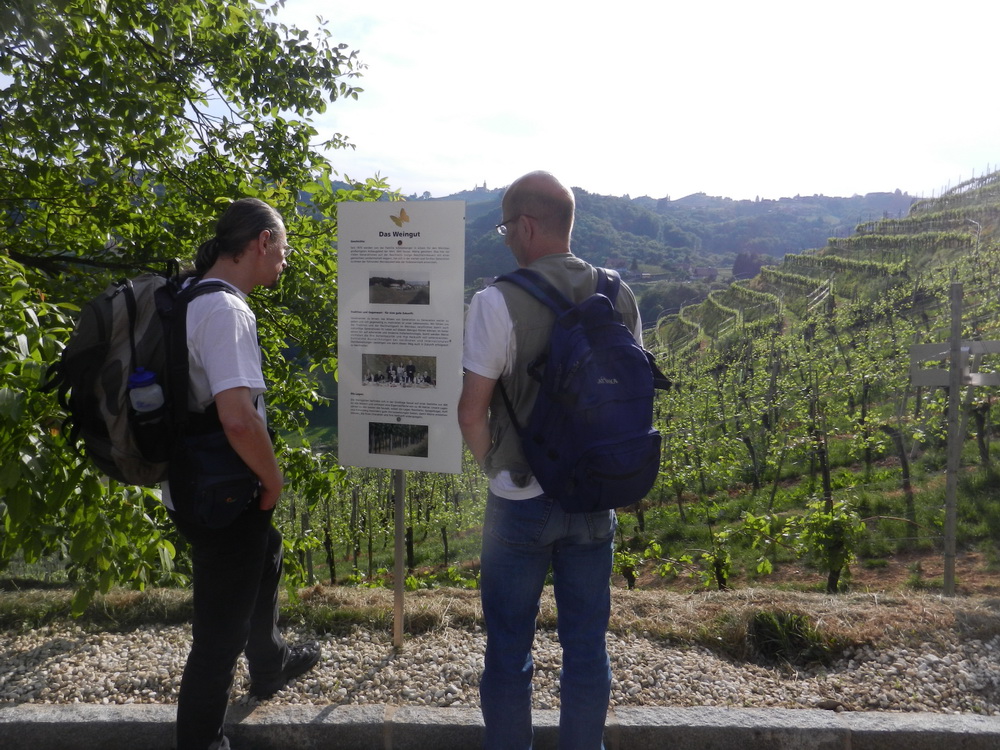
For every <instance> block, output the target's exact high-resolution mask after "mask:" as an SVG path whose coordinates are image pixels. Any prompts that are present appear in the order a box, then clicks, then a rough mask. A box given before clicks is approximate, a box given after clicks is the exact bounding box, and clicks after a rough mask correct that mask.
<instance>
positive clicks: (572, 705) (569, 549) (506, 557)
mask: <svg viewBox="0 0 1000 750" xmlns="http://www.w3.org/2000/svg"><path fill="white" fill-rule="evenodd" d="M616 524H617V521H616V518H615V513H614V511H611V510H609V511H602V512H599V513H566V512H564V511H563V510H562V508H561V507H560V506H559V504H558V503H557V502H555V501H554V500H550V499H549V498H548V497H546V496H545V495H542V496H540V497H536V498H533V499H531V500H505V499H504V498H499V497H496V496H494V495H493V493H490V495H489V497H488V499H487V502H486V522H485V524H484V527H483V553H482V562H481V588H482V602H483V615H484V617H485V620H486V666H485V669H484V671H483V677H482V681H481V683H480V688H479V695H480V699H481V703H482V710H483V720H484V722H485V724H486V741H485V743H484V747H485V748H487V750H493V749H494V748H495V749H496V750H500V749H502V750H529V748H531V742H532V736H533V732H532V727H531V677H532V674H533V672H534V662H533V660H532V658H531V646H532V642H533V641H534V638H535V620H536V617H537V616H538V606H539V598H540V597H541V594H542V587H543V586H544V584H545V578H546V575H547V574H548V571H549V568H550V567H551V569H552V580H553V587H554V590H555V599H556V608H557V610H558V631H559V643H560V644H561V645H562V652H563V664H562V671H561V672H560V676H559V691H560V705H561V709H560V712H559V747H560V748H563V749H564V750H603V747H604V744H603V737H604V722H605V720H606V718H607V713H608V701H609V700H610V695H611V665H610V661H609V660H608V652H607V644H606V641H605V636H606V633H607V629H608V618H609V616H610V614H611V590H610V579H611V562H612V547H613V543H614V535H615V528H616Z"/></svg>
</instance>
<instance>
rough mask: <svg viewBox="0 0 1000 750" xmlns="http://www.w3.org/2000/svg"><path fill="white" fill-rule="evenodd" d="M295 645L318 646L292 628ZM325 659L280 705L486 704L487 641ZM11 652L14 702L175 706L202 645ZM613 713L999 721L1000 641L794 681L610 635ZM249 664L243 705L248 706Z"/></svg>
mask: <svg viewBox="0 0 1000 750" xmlns="http://www.w3.org/2000/svg"><path fill="white" fill-rule="evenodd" d="M286 635H287V637H288V638H289V640H291V641H299V640H303V639H308V638H313V637H315V636H314V635H313V634H311V633H309V632H306V631H302V630H295V629H289V630H288V631H286ZM319 640H320V643H321V645H322V660H321V661H320V664H319V665H318V666H317V667H316V668H315V669H313V670H312V671H310V672H309V673H308V674H307V675H305V676H303V677H302V678H300V679H298V680H296V681H295V682H294V683H293V684H291V685H289V686H288V687H287V688H286V689H285V690H283V691H281V692H279V693H278V695H277V696H275V697H274V698H273V699H271V703H277V704H281V703H284V704H309V705H314V706H315V705H331V704H363V703H377V704H383V703H394V704H401V705H421V706H478V704H479V695H478V683H479V674H480V672H481V671H482V666H483V650H484V647H485V636H484V634H483V632H482V631H481V630H480V629H474V630H472V631H470V630H460V629H454V628H442V629H439V630H435V631H432V632H429V633H425V634H422V635H418V636H408V637H407V640H406V643H405V646H404V648H403V649H402V651H400V652H399V653H397V652H396V651H395V650H394V649H393V647H392V642H391V636H390V635H389V634H387V633H382V632H369V631H364V630H360V629H359V630H356V631H355V632H354V633H352V634H351V635H349V636H321V637H319ZM3 642H4V644H5V646H4V649H3V653H2V654H0V705H2V704H3V703H10V702H12V703H58V704H66V703H105V704H122V703H173V702H174V701H176V698H177V689H178V686H179V683H180V675H181V670H182V668H183V664H184V660H185V658H186V656H187V651H188V647H189V644H190V629H189V628H188V627H186V626H169V627H161V628H143V629H138V630H133V631H130V632H126V633H89V632H86V631H85V630H83V629H81V628H79V627H76V626H73V625H69V626H62V625H60V626H53V627H47V628H42V629H38V630H34V631H32V632H30V633H21V632H13V631H7V632H5V633H3ZM608 647H609V651H610V653H611V660H612V670H613V673H614V682H613V684H612V695H611V701H612V705H614V706H728V707H786V708H816V707H820V708H829V709H833V710H880V711H931V712H940V713H965V712H969V713H978V714H985V715H995V714H1000V637H998V638H993V639H992V640H990V641H988V642H985V643H984V642H982V641H977V640H966V641H963V642H961V643H955V644H952V645H950V646H941V645H932V644H929V643H927V644H922V645H921V647H920V648H919V649H904V648H899V649H896V650H880V651H878V652H876V651H875V650H874V649H871V648H869V647H861V648H858V649H855V650H853V651H848V652H846V653H845V655H844V657H843V658H841V659H839V660H837V661H836V662H834V663H833V664H832V665H831V666H829V667H827V668H815V669H808V670H791V669H787V668H786V669H781V668H771V669H769V668H764V667H760V666H755V665H748V664H737V663H733V662H730V661H727V660H725V659H722V658H719V657H718V656H716V655H715V654H713V653H712V652H710V651H708V650H706V649H704V648H698V647H691V648H678V647H672V646H664V645H661V644H660V643H657V642H655V641H650V640H645V639H643V638H641V637H633V636H619V635H615V634H613V633H612V634H609V636H608ZM559 658H560V657H559V645H558V641H557V639H556V636H555V633H553V632H551V631H540V632H539V634H538V637H537V639H536V644H535V661H536V671H535V682H534V684H535V694H534V704H535V707H536V708H556V707H558V705H559V689H558V677H559ZM247 686H248V679H247V674H246V666H245V664H244V663H243V662H242V660H241V663H240V668H239V672H238V673H237V679H236V685H235V689H234V692H233V700H234V701H235V702H237V703H247V702H248V701H249V700H250V699H249V698H247V697H246V689H247Z"/></svg>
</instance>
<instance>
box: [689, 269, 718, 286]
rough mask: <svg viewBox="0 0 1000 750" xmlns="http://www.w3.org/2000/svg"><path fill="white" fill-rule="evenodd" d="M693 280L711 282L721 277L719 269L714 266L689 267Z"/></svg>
mask: <svg viewBox="0 0 1000 750" xmlns="http://www.w3.org/2000/svg"><path fill="white" fill-rule="evenodd" d="M688 278H689V279H690V280H691V281H707V282H709V283H711V282H713V281H715V280H716V279H717V278H719V269H718V268H715V267H713V266H691V267H690V268H689V269H688Z"/></svg>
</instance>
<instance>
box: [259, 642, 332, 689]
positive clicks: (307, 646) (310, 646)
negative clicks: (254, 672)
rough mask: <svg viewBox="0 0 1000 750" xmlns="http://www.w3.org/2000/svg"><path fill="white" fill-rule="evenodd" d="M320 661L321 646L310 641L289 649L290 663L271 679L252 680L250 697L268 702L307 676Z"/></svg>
mask: <svg viewBox="0 0 1000 750" xmlns="http://www.w3.org/2000/svg"><path fill="white" fill-rule="evenodd" d="M318 661H319V644H318V643H317V642H316V641H309V642H308V643H303V644H301V645H298V646H292V647H291V649H289V654H288V663H287V664H285V668H284V669H282V670H281V672H279V673H278V674H277V675H276V676H275V677H273V678H271V679H256V680H255V679H253V678H251V680H250V697H251V698H256V699H257V700H262V701H263V700H267V699H268V698H270V697H272V696H273V695H274V694H275V693H277V692H278V691H279V690H281V689H282V688H283V687H285V685H287V684H288V683H289V682H291V681H292V680H294V679H295V678H296V677H298V676H300V675H303V674H305V673H306V672H308V671H309V670H310V669H312V668H313V667H314V666H316V662H318Z"/></svg>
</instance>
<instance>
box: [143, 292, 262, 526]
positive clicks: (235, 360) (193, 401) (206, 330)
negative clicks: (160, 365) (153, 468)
mask: <svg viewBox="0 0 1000 750" xmlns="http://www.w3.org/2000/svg"><path fill="white" fill-rule="evenodd" d="M211 280H212V281H221V279H211ZM205 281H209V279H205ZM222 283H223V284H226V286H229V287H231V288H232V289H233V290H234V291H235V292H236V294H229V293H228V292H225V291H221V290H220V291H217V292H210V293H208V294H202V295H201V296H199V297H195V298H194V299H193V300H191V302H190V304H189V305H188V310H187V343H188V406H189V408H190V409H191V410H192V411H198V412H203V411H205V409H206V408H207V407H208V406H209V405H210V404H211V403H212V401H214V400H215V395H216V394H217V393H220V392H221V391H226V390H229V389H230V388H241V387H245V388H249V389H250V397H251V398H253V399H254V401H255V402H256V404H257V410H258V411H259V412H260V415H261V417H262V418H263V419H265V421H266V419H267V416H266V413H265V411H264V399H263V398H261V396H262V394H263V393H264V390H265V384H264V373H263V371H262V369H261V362H260V345H259V344H258V342H257V318H256V317H255V316H254V314H253V311H252V310H251V309H250V308H249V306H248V305H247V303H246V295H245V294H243V292H241V291H240V290H239V289H237V288H236V287H234V286H233V285H232V284H229V283H227V282H225V281H222ZM160 489H161V494H162V497H163V503H164V505H166V506H167V507H168V508H170V509H171V510H173V507H174V506H173V503H172V502H171V501H170V485H169V483H168V482H163V483H162V484H161V486H160Z"/></svg>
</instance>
